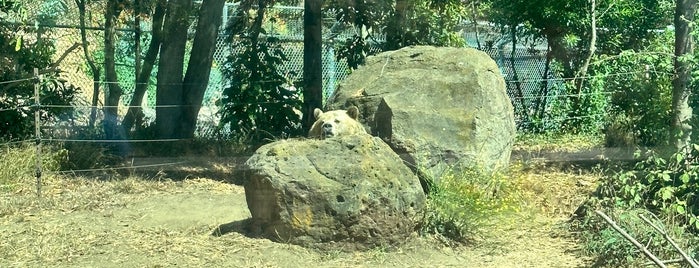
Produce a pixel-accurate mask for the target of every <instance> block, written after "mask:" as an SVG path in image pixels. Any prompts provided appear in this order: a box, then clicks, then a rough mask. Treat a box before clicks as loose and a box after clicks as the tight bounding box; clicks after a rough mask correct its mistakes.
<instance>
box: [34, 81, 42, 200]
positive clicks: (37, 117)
mask: <svg viewBox="0 0 699 268" xmlns="http://www.w3.org/2000/svg"><path fill="white" fill-rule="evenodd" d="M40 84H41V76H39V69H37V68H34V138H35V141H36V173H35V174H36V195H37V196H39V197H41V114H40V113H41V99H40V98H39V88H40Z"/></svg>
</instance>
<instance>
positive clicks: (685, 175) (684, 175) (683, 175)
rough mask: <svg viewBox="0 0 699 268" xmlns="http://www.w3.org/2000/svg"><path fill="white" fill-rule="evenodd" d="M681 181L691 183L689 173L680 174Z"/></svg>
mask: <svg viewBox="0 0 699 268" xmlns="http://www.w3.org/2000/svg"><path fill="white" fill-rule="evenodd" d="M680 181H682V183H683V184H687V183H689V174H687V173H682V175H680Z"/></svg>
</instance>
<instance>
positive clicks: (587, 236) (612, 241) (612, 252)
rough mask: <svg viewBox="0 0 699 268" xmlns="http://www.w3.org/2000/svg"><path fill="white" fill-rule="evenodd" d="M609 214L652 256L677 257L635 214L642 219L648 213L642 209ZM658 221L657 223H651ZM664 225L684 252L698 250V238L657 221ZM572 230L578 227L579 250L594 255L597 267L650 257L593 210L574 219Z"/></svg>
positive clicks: (629, 263)
mask: <svg viewBox="0 0 699 268" xmlns="http://www.w3.org/2000/svg"><path fill="white" fill-rule="evenodd" d="M608 214H612V215H609V216H610V217H611V218H612V219H613V220H614V221H615V222H616V223H617V225H619V226H620V227H621V228H623V229H624V230H625V231H626V232H627V233H629V234H630V235H631V236H632V237H634V238H635V239H636V240H637V241H639V242H640V243H641V244H643V245H645V246H646V247H647V248H648V249H649V250H650V251H651V252H652V253H653V255H655V256H656V257H658V258H660V259H663V260H667V259H675V258H677V257H678V256H679V254H677V251H676V250H675V248H674V247H673V246H672V245H671V244H670V243H669V242H668V241H667V240H665V239H664V237H663V235H662V234H660V233H659V232H657V231H656V230H655V229H653V228H652V227H651V226H650V225H648V224H647V223H645V222H644V221H643V220H641V218H640V217H639V215H644V216H646V218H651V217H648V216H647V215H649V214H650V213H649V212H648V211H646V210H644V209H628V210H623V209H621V210H617V211H615V212H612V213H608ZM654 224H658V222H656V223H654ZM659 225H661V226H666V227H665V231H666V232H667V233H668V235H669V236H670V237H672V239H673V240H674V241H675V242H676V243H678V245H679V246H680V248H681V249H683V250H684V251H685V252H689V253H690V254H691V252H698V251H697V250H699V247H698V246H697V245H699V239H697V237H696V236H694V237H693V236H691V234H688V233H687V232H686V231H685V229H684V228H681V227H679V226H677V225H672V224H671V223H668V222H664V223H661V224H659ZM574 226H575V227H574V229H576V230H579V231H581V232H578V233H579V234H580V238H581V239H582V241H583V250H584V251H585V252H586V253H587V254H590V255H592V256H595V258H596V262H595V265H596V266H598V267H620V266H624V267H635V266H641V265H643V264H644V263H647V262H649V261H650V260H649V259H648V258H647V257H646V256H645V255H644V254H643V253H641V251H640V250H639V249H638V248H636V246H634V245H633V244H631V242H629V241H628V240H626V239H625V238H624V237H623V236H622V235H621V234H619V233H618V232H617V231H616V230H614V229H613V228H612V227H610V226H609V224H607V223H606V222H605V221H604V220H603V219H602V218H601V217H599V216H598V215H596V214H595V213H589V214H588V215H585V216H584V217H583V218H581V219H579V220H578V221H574Z"/></svg>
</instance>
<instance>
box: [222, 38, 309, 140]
mask: <svg viewBox="0 0 699 268" xmlns="http://www.w3.org/2000/svg"><path fill="white" fill-rule="evenodd" d="M234 46H236V47H237V48H238V49H234V51H240V52H239V53H238V54H234V55H231V56H229V57H228V61H227V62H226V64H225V65H224V66H223V73H224V77H226V78H227V79H228V86H227V87H226V88H225V89H224V91H223V97H222V99H221V100H220V101H219V102H218V103H217V104H218V105H219V107H220V110H219V112H220V114H221V121H220V124H221V126H224V125H226V126H227V127H228V128H230V131H231V132H232V133H233V134H234V135H235V136H248V135H249V136H250V137H251V138H252V141H255V142H260V141H264V140H265V139H274V138H279V137H286V136H290V135H296V134H297V133H298V132H299V128H300V124H299V122H300V117H299V115H298V114H297V113H296V112H295V111H294V109H299V108H300V106H301V100H300V96H299V92H298V91H297V90H295V88H293V86H292V85H291V83H290V82H289V81H288V80H287V78H286V77H285V76H284V75H283V73H282V71H281V67H282V64H283V62H284V61H286V60H287V59H286V56H285V55H284V53H283V51H282V48H281V46H280V45H279V43H278V40H276V39H275V38H270V39H268V40H267V42H259V43H257V42H253V40H252V39H250V38H241V39H240V40H239V41H238V42H236V43H234Z"/></svg>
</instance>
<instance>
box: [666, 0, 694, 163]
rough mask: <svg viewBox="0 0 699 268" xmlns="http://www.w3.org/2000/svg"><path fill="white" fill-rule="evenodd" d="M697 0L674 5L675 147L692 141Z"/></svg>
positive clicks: (680, 146)
mask: <svg viewBox="0 0 699 268" xmlns="http://www.w3.org/2000/svg"><path fill="white" fill-rule="evenodd" d="M696 10H697V0H677V2H676V6H675V22H674V23H675V76H674V77H673V80H672V112H673V116H672V130H673V134H674V135H672V136H671V137H672V138H673V139H674V141H672V144H674V145H675V147H676V149H681V148H683V147H684V146H687V145H689V143H690V137H691V134H692V126H691V124H690V120H691V118H692V107H691V106H689V99H690V95H691V93H692V90H691V87H690V86H689V84H690V78H691V71H692V65H691V61H690V60H689V59H688V57H691V55H693V54H694V40H693V37H692V25H693V24H694V15H695V13H696Z"/></svg>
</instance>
